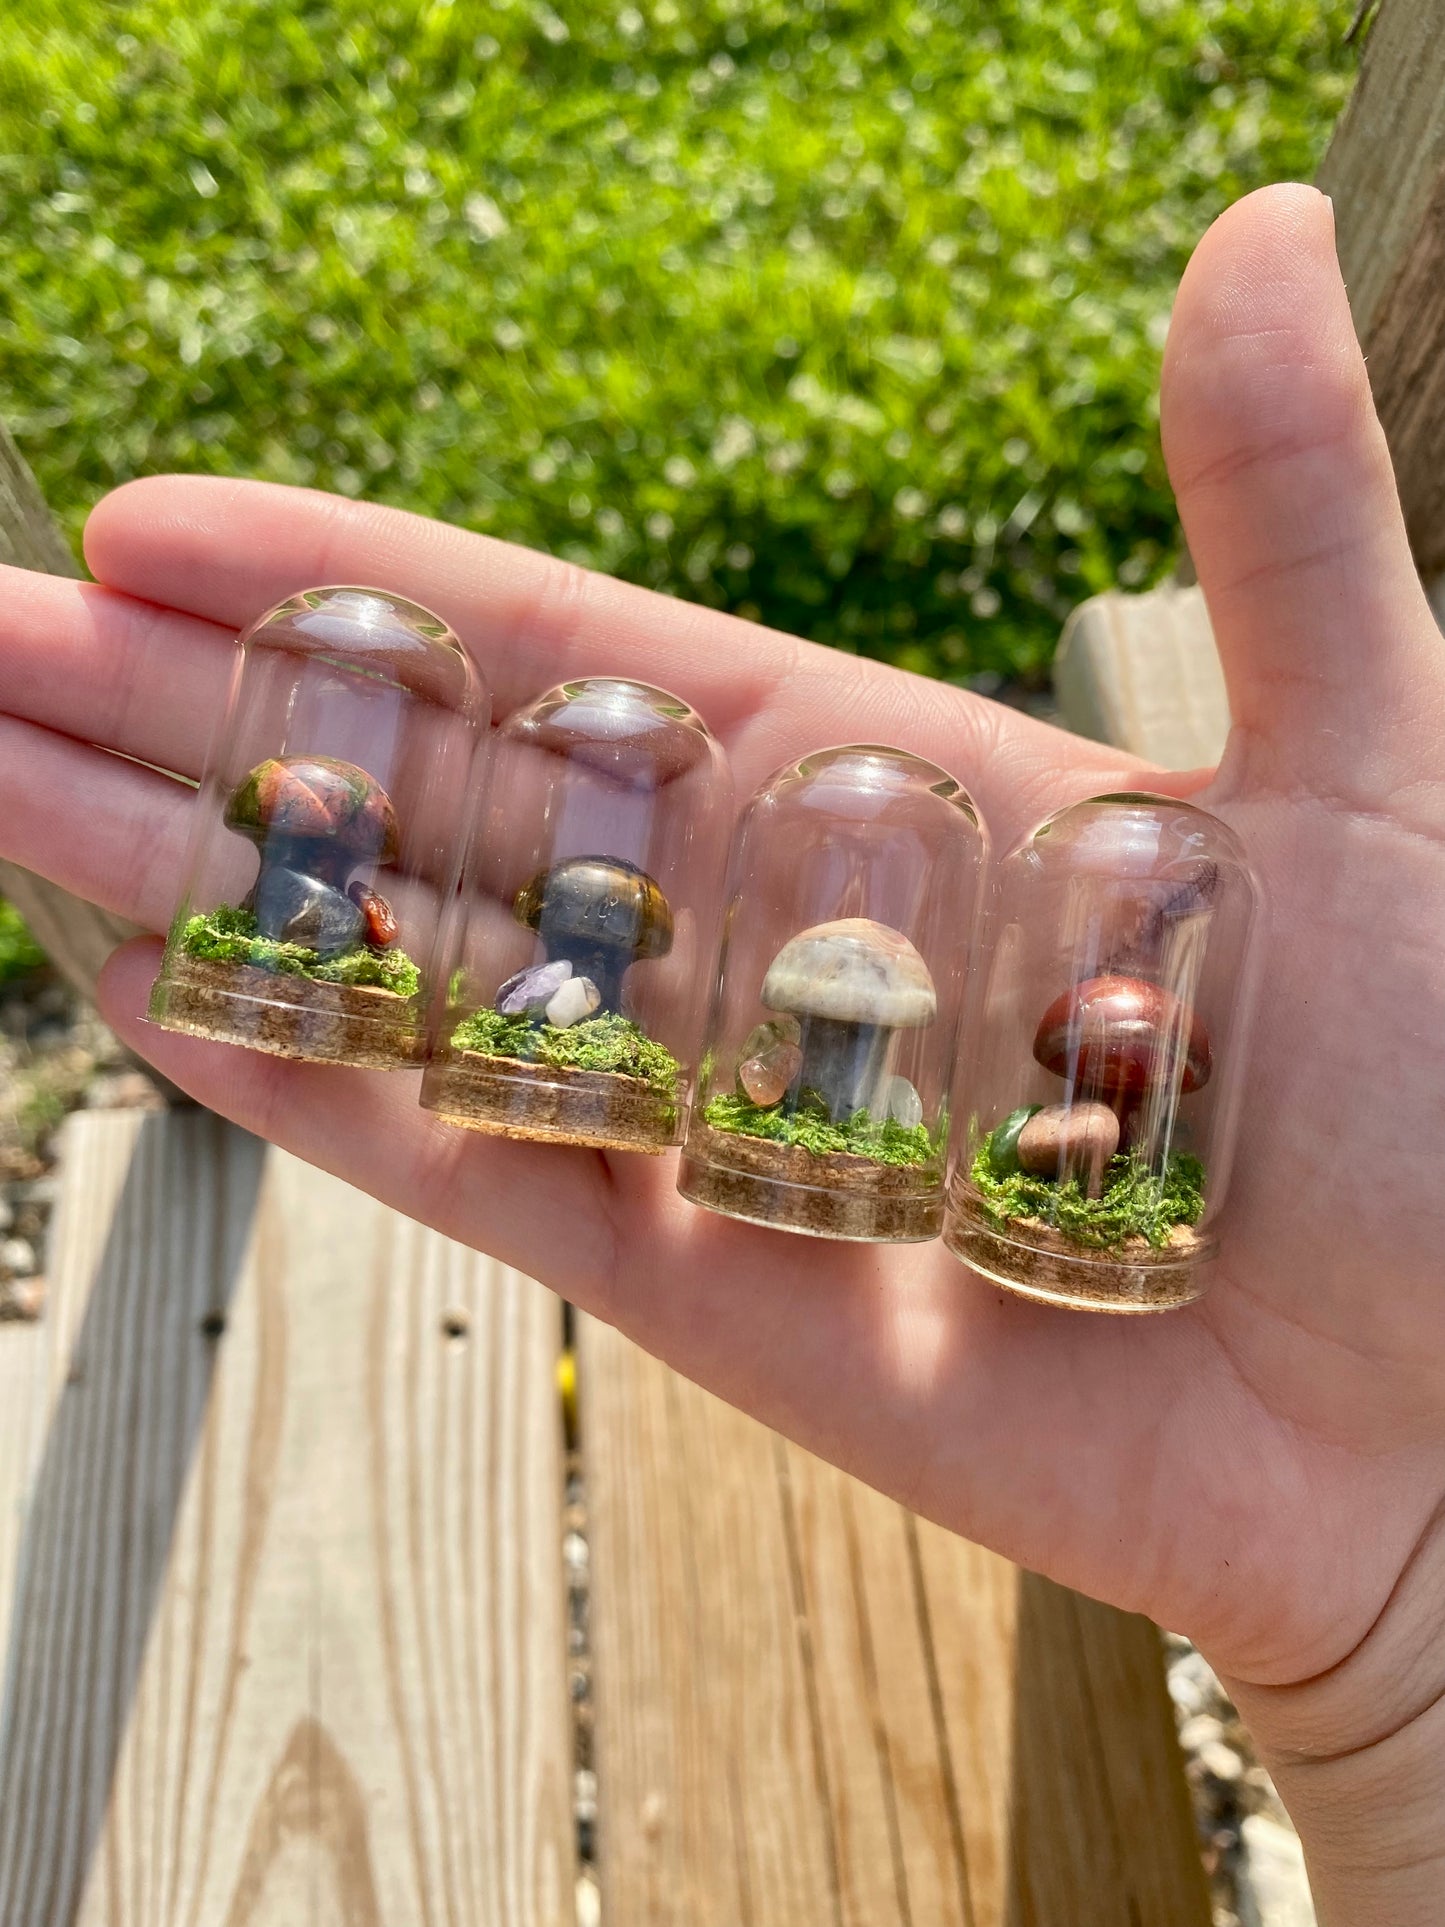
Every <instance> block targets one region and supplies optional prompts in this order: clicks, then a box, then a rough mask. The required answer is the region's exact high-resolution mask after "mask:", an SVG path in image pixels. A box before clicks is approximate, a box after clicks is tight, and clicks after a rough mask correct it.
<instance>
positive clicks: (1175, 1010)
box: [1034, 977, 1210, 1100]
mask: <svg viewBox="0 0 1445 1927" xmlns="http://www.w3.org/2000/svg"><path fill="white" fill-rule="evenodd" d="M1034 1056H1035V1057H1036V1058H1037V1059H1038V1061H1039V1062H1040V1063H1041V1064H1042V1065H1043V1066H1044V1069H1045V1070H1050V1071H1053V1072H1054V1073H1055V1074H1056V1075H1057V1076H1059V1077H1065V1078H1069V1079H1070V1080H1072V1082H1073V1085H1074V1087H1075V1089H1076V1090H1077V1091H1079V1092H1080V1094H1081V1095H1087V1096H1090V1097H1102V1098H1107V1099H1123V1100H1130V1099H1134V1098H1138V1097H1141V1096H1143V1094H1144V1093H1145V1092H1146V1091H1148V1090H1151V1089H1156V1088H1158V1087H1159V1086H1161V1085H1164V1084H1168V1083H1171V1082H1173V1081H1174V1080H1175V1079H1176V1078H1177V1079H1178V1083H1179V1089H1180V1091H1181V1092H1182V1093H1185V1094H1187V1093H1188V1092H1190V1091H1197V1090H1199V1089H1200V1088H1201V1087H1202V1086H1203V1085H1204V1084H1206V1083H1207V1082H1208V1081H1209V1071H1210V1054H1209V1035H1208V1032H1207V1031H1206V1030H1205V1028H1204V1025H1203V1024H1202V1023H1201V1021H1200V1019H1199V1018H1198V1016H1197V1015H1196V1014H1195V1013H1194V1011H1192V1010H1191V1009H1190V1008H1189V1006H1188V1005H1187V1004H1185V1003H1183V1002H1182V1001H1181V1000H1180V999H1179V998H1178V997H1175V996H1174V995H1173V994H1172V993H1171V992H1170V991H1167V990H1165V989H1163V988H1162V986H1160V985H1159V984H1152V983H1148V982H1147V981H1146V980H1145V979H1144V978H1142V977H1090V978H1088V979H1086V980H1085V982H1083V983H1080V984H1075V985H1074V987H1073V989H1072V990H1066V991H1065V992H1064V993H1063V995H1062V996H1060V997H1056V998H1055V999H1054V1001H1053V1003H1051V1004H1050V1005H1049V1007H1048V1009H1047V1010H1046V1011H1045V1012H1044V1015H1043V1020H1042V1022H1041V1023H1040V1024H1039V1028H1038V1032H1037V1034H1036V1035H1035V1037H1034Z"/></svg>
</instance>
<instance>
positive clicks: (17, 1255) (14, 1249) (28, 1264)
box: [0, 1238, 35, 1278]
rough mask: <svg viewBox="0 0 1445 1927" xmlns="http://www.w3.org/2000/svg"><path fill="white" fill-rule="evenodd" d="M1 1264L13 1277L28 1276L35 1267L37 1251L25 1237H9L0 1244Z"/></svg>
mask: <svg viewBox="0 0 1445 1927" xmlns="http://www.w3.org/2000/svg"><path fill="white" fill-rule="evenodd" d="M0 1265H3V1266H4V1268H5V1270H6V1271H8V1272H9V1273H10V1274H11V1275H12V1277H15V1278H28V1277H29V1276H30V1274H31V1272H32V1271H34V1269H35V1252H34V1250H33V1248H32V1247H31V1246H30V1245H29V1244H27V1243H26V1241H25V1239H24V1238H7V1239H6V1240H5V1242H4V1243H3V1244H0Z"/></svg>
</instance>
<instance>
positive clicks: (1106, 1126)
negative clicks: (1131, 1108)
mask: <svg viewBox="0 0 1445 1927" xmlns="http://www.w3.org/2000/svg"><path fill="white" fill-rule="evenodd" d="M1119 1137H1120V1128H1119V1120H1118V1118H1117V1117H1116V1116H1115V1114H1114V1113H1113V1111H1111V1110H1110V1109H1109V1107H1108V1105H1107V1104H1087V1103H1086V1104H1047V1105H1045V1106H1044V1108H1043V1109H1042V1110H1039V1111H1035V1112H1034V1114H1033V1116H1032V1117H1031V1118H1029V1119H1028V1121H1027V1122H1026V1123H1025V1124H1024V1126H1023V1128H1022V1130H1020V1132H1019V1134H1018V1142H1017V1150H1016V1155H1017V1157H1018V1161H1019V1168H1020V1170H1023V1171H1031V1172H1033V1174H1034V1175H1035V1176H1036V1177H1043V1178H1066V1177H1069V1178H1079V1179H1081V1180H1082V1181H1083V1184H1084V1188H1085V1190H1086V1191H1087V1193H1088V1195H1089V1196H1090V1197H1091V1198H1097V1197H1098V1195H1099V1193H1100V1191H1101V1190H1102V1189H1103V1182H1104V1172H1105V1170H1106V1168H1107V1167H1108V1163H1109V1160H1110V1158H1112V1157H1113V1155H1114V1153H1115V1152H1116V1151H1117V1150H1118V1148H1119Z"/></svg>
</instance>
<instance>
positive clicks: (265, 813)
mask: <svg viewBox="0 0 1445 1927" xmlns="http://www.w3.org/2000/svg"><path fill="white" fill-rule="evenodd" d="M225 822H226V827H227V829H229V830H235V831H236V833H237V835H239V836H245V837H249V838H250V840H251V842H253V843H258V844H265V843H267V842H269V841H270V840H271V839H272V838H273V837H274V838H277V839H278V840H279V839H282V838H284V839H286V840H287V841H297V842H300V841H306V842H316V843H335V844H338V845H340V847H341V848H342V849H344V850H346V851H347V852H348V853H349V854H350V855H352V856H354V857H355V858H356V859H357V861H358V862H362V861H364V860H366V859H368V858H370V859H374V860H375V861H376V862H378V863H394V862H395V861H396V857H397V853H398V851H399V849H400V846H401V838H400V832H399V830H398V828H397V821H396V811H395V810H394V809H393V808H392V806H391V798H390V797H389V796H388V795H387V793H386V791H385V790H384V789H383V788H382V787H381V785H380V783H378V782H377V780H376V778H375V777H374V776H368V775H367V773H366V771H365V770H364V769H359V768H358V767H357V765H356V764H355V763H343V762H339V761H338V760H337V759H336V758H335V757H332V756H279V757H272V758H270V759H269V760H268V761H267V762H264V763H258V764H257V765H256V767H255V769H253V770H252V771H251V773H250V775H249V776H247V777H246V779H245V781H244V782H242V783H241V784H240V785H239V787H238V788H237V789H236V790H235V791H234V792H233V793H232V795H231V798H230V800H229V802H228V803H227V804H226V813H225Z"/></svg>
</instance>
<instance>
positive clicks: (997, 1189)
mask: <svg viewBox="0 0 1445 1927" xmlns="http://www.w3.org/2000/svg"><path fill="white" fill-rule="evenodd" d="M1017 1115H1018V1114H1017V1112H1015V1113H1014V1116H1015V1117H1016V1116H1017ZM1011 1122H1012V1119H1011V1118H1010V1119H1006V1120H1005V1122H1004V1124H1002V1125H1000V1126H999V1130H1000V1131H1002V1130H1005V1129H1006V1128H1007V1126H1008V1124H1010V1123H1011ZM997 1135H998V1133H997V1132H993V1131H991V1132H990V1133H989V1134H988V1136H987V1137H985V1138H984V1139H983V1141H982V1142H981V1143H980V1145H979V1147H978V1150H977V1152H976V1153H975V1155H974V1160H973V1166H972V1169H971V1171H970V1173H969V1175H970V1177H971V1178H972V1180H973V1185H974V1189H975V1190H976V1191H977V1192H978V1194H979V1196H980V1197H981V1198H982V1199H983V1202H984V1208H985V1210H986V1211H987V1213H988V1215H989V1217H990V1218H991V1219H992V1220H993V1221H994V1223H995V1224H996V1225H997V1226H999V1228H1000V1229H1002V1228H1003V1226H1005V1225H1006V1224H1008V1223H1009V1222H1010V1221H1011V1220H1017V1219H1019V1218H1032V1219H1035V1220H1036V1221H1037V1222H1039V1223H1040V1224H1047V1225H1052V1226H1053V1228H1054V1230H1055V1231H1059V1232H1062V1234H1063V1235H1064V1236H1065V1237H1066V1238H1071V1239H1072V1240H1073V1242H1074V1243H1075V1244H1077V1245H1086V1246H1088V1247H1089V1248H1090V1249H1092V1250H1110V1249H1112V1248H1114V1247H1115V1246H1117V1245H1121V1244H1123V1242H1124V1240H1125V1239H1126V1238H1146V1239H1147V1240H1148V1241H1149V1243H1150V1244H1151V1245H1154V1246H1155V1247H1156V1248H1161V1247H1163V1246H1164V1245H1166V1244H1168V1242H1169V1233H1170V1232H1171V1231H1172V1230H1173V1229H1174V1227H1175V1225H1180V1224H1186V1225H1193V1224H1198V1222H1199V1220H1200V1218H1201V1216H1202V1215H1203V1212H1204V1166H1203V1165H1202V1164H1201V1163H1200V1161H1199V1159H1198V1158H1196V1157H1190V1156H1189V1155H1187V1153H1184V1152H1178V1153H1176V1154H1175V1155H1174V1156H1173V1157H1171V1158H1170V1159H1169V1162H1168V1164H1167V1165H1166V1167H1165V1170H1164V1173H1163V1175H1162V1176H1156V1175H1155V1174H1154V1173H1153V1172H1152V1171H1150V1170H1149V1168H1148V1167H1147V1166H1146V1165H1144V1164H1141V1163H1140V1162H1139V1161H1138V1159H1136V1158H1131V1157H1129V1156H1127V1155H1125V1154H1121V1155H1120V1156H1118V1157H1115V1158H1111V1159H1110V1160H1109V1163H1108V1165H1107V1167H1106V1168H1105V1172H1104V1185H1103V1189H1102V1191H1101V1192H1100V1194H1099V1196H1098V1197H1097V1198H1091V1197H1089V1195H1088V1194H1087V1192H1086V1191H1085V1190H1084V1187H1083V1186H1082V1185H1081V1184H1080V1183H1079V1181H1078V1179H1077V1178H1065V1179H1064V1180H1063V1182H1062V1183H1059V1182H1057V1181H1056V1180H1054V1179H1053V1178H1042V1177H1034V1176H1032V1175H1031V1174H1030V1173H1029V1172H1027V1171H1021V1170H1019V1169H1018V1162H1017V1159H1016V1158H1014V1159H1011V1158H1010V1157H1009V1156H1008V1155H1007V1154H1005V1155H1004V1156H1003V1157H1002V1158H1000V1159H998V1160H995V1157H994V1155H993V1150H994V1138H995V1137H996V1136H997ZM1015 1135H1017V1134H1015ZM1000 1164H1002V1165H1003V1166H1004V1170H1003V1172H1002V1173H1001V1172H1000V1169H999V1165H1000ZM1010 1164H1011V1165H1012V1168H1008V1167H1009V1165H1010Z"/></svg>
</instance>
